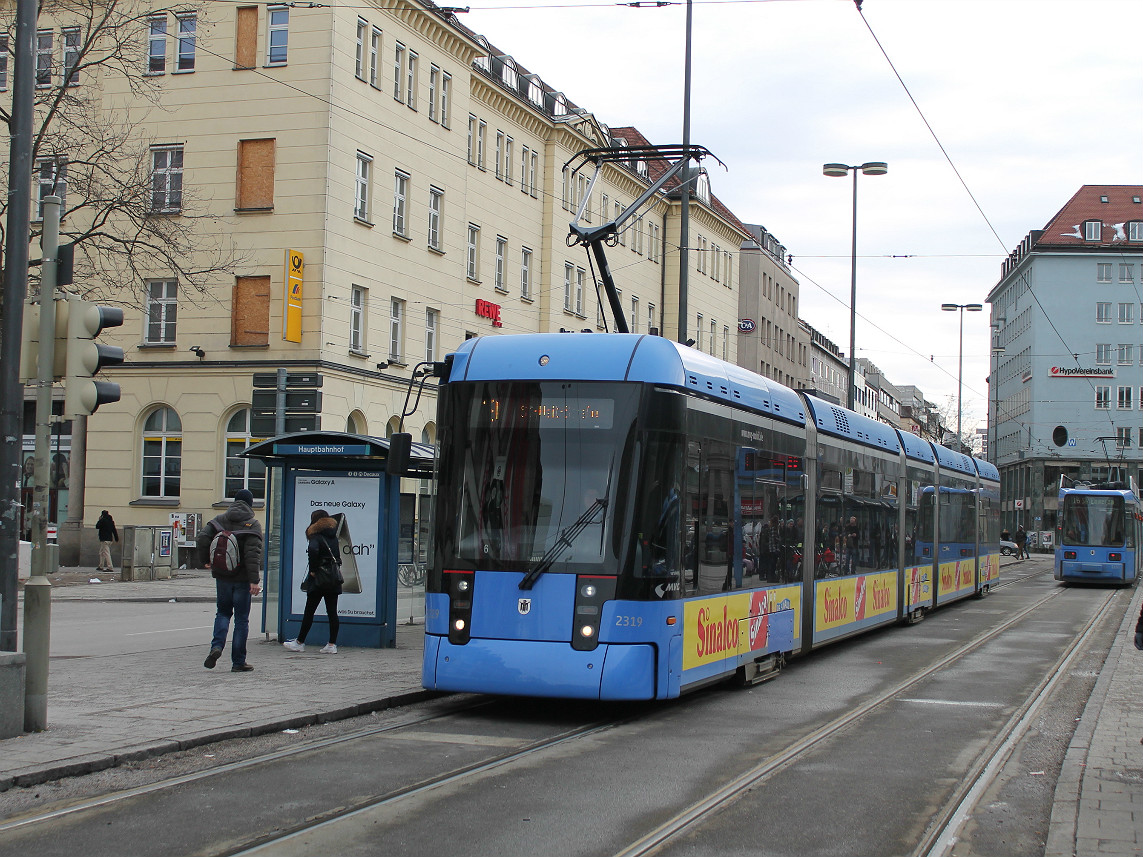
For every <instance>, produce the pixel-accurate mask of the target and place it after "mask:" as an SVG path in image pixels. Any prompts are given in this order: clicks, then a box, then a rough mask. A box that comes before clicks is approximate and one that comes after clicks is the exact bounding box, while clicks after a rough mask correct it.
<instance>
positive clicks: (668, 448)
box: [634, 435, 683, 583]
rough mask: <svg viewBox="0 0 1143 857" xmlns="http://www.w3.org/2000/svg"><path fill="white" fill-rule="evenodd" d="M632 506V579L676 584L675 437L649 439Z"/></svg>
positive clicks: (678, 497)
mask: <svg viewBox="0 0 1143 857" xmlns="http://www.w3.org/2000/svg"><path fill="white" fill-rule="evenodd" d="M643 458H644V461H645V462H646V466H645V468H644V475H643V480H642V485H641V486H640V491H639V499H638V501H637V504H636V510H635V520H634V532H635V534H636V539H635V542H636V550H637V551H638V554H637V556H636V559H635V564H634V568H635V576H636V577H650V578H654V579H656V580H665V581H667V582H669V583H677V582H678V581H679V580H680V577H681V571H682V565H681V563H680V556H681V552H680V548H679V546H680V541H681V532H680V517H681V515H682V505H683V503H682V494H683V482H682V473H681V472H680V465H681V449H680V443H679V440H678V438H677V437H675V436H669V435H663V436H655V435H650V436H649V437H648V439H647V447H646V451H645V453H644V456H643Z"/></svg>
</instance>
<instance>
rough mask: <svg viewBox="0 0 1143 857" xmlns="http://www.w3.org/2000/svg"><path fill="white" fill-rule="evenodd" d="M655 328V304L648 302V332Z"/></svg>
mask: <svg viewBox="0 0 1143 857" xmlns="http://www.w3.org/2000/svg"><path fill="white" fill-rule="evenodd" d="M654 329H655V305H654V304H647V332H648V333H650V332H651V331H653V330H654Z"/></svg>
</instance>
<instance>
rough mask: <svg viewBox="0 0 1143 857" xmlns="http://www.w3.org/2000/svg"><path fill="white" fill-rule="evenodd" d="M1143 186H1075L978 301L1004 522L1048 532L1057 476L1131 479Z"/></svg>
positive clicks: (1142, 309)
mask: <svg viewBox="0 0 1143 857" xmlns="http://www.w3.org/2000/svg"><path fill="white" fill-rule="evenodd" d="M1141 276H1143V187H1141V186H1138V185H1084V186H1083V187H1081V188H1080V189H1079V190H1078V191H1077V192H1076V194H1075V195H1074V196H1073V197H1072V198H1071V199H1070V200H1068V201H1067V203H1066V204H1065V205H1064V206H1063V208H1061V209H1060V211H1059V212H1058V213H1057V214H1056V215H1055V216H1054V217H1053V218H1052V219H1051V220H1050V221H1049V222H1048V223H1047V225H1046V226H1045V227H1044V228H1043V229H1037V230H1033V231H1032V232H1030V233H1029V234H1028V235H1027V237H1025V239H1024V240H1023V241H1022V242H1021V243H1020V246H1019V247H1017V248H1016V249H1015V250H1013V251H1012V253H1011V254H1010V255H1009V256H1008V258H1007V259H1006V260H1005V261H1004V263H1003V266H1002V268H1001V276H1000V280H999V282H998V283H997V284H996V285H995V286H994V287H993V288H992V290H991V292H990V293H989V295H988V302H989V303H990V304H991V323H992V329H993V336H994V343H993V352H994V354H993V371H992V384H991V388H990V390H989V392H990V405H989V407H990V416H991V419H990V420H989V428H990V431H991V434H992V438H993V447H992V448H993V449H994V454H995V458H994V461H995V462H996V464H997V466H998V467H999V468H1000V474H1001V482H1002V489H1001V490H1002V494H1003V514H1004V518H1003V521H1004V525H1005V526H1006V527H1008V528H1009V529H1013V530H1014V529H1015V528H1016V526H1018V525H1023V526H1024V527H1025V528H1026V529H1028V530H1029V531H1050V530H1052V529H1054V527H1055V523H1056V513H1057V494H1058V486H1059V482H1060V477H1061V476H1069V477H1071V478H1076V479H1106V478H1108V477H1109V476H1110V477H1113V478H1120V479H1126V478H1127V477H1129V476H1130V477H1132V478H1135V479H1138V478H1139V462H1140V449H1141V447H1143V419H1141V418H1140V409H1141V401H1140V397H1141V396H1143V300H1141V298H1140V292H1139V282H1140V277H1141Z"/></svg>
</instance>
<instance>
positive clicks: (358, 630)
mask: <svg viewBox="0 0 1143 857" xmlns="http://www.w3.org/2000/svg"><path fill="white" fill-rule="evenodd" d="M240 454H241V455H242V456H244V457H246V458H253V459H258V460H260V461H264V462H266V465H267V477H268V478H267V495H266V526H265V533H266V541H265V549H264V551H263V554H264V556H263V563H264V572H265V580H264V584H265V586H264V589H263V592H264V597H263V601H262V631H263V633H265V634H267V636H268V635H269V634H271V633H275V634H276V635H277V638H278V639H279V640H289V639H294V638H296V637H297V635H298V632H299V630H300V629H301V623H302V612H303V611H304V609H305V605H306V594H305V593H304V592H303V591H302V590H301V584H302V580H304V579H305V577H306V574H307V571H308V568H307V565H308V564H307V558H306V546H307V543H308V539H307V538H306V527H308V526H309V525H310V516H311V513H312V512H313V511H315V510H317V509H324V510H326V511H327V512H328V513H329V514H330V516H331V517H333V518H335V519H337V521H338V531H337V538H338V546H339V548H340V552H341V560H342V565H341V571H342V575H343V577H344V578H345V583H344V584H343V587H342V595H341V597H340V598H339V599H338V603H337V613H338V618H339V619H340V621H341V628H340V632H339V634H338V644H344V645H347V646H361V647H368V648H393V647H394V646H396V644H397V636H396V623H397V556H398V553H397V544H398V537H399V525H400V484H401V478H402V476H408V477H412V478H418V479H427V478H430V477H431V476H432V471H433V455H434V451H433V447H431V446H427V445H425V444H419V443H414V444H412V448H411V451H410V454H409V460H408V465H407V467H405V468H404V469H403V470H402V472H400V473H390V472H388V470H390V469H394V468H387V465H388V464H389V459H390V441H389V439H387V438H377V437H370V436H367V435H358V434H349V433H347V432H327V431H305V432H295V433H292V434H283V435H279V436H278V437H273V438H270V439H268V440H264V441H260V442H258V443H255V444H253V445H251V446H249V447H247V448H246V449H245V450H243V451H242V452H241V453H240ZM394 457H395V459H396V458H397V457H399V456H394ZM328 634H329V626H328V620H327V619H326V616H325V610H324V608H322V607H319V608H318V611H317V614H316V615H315V616H314V624H313V628H312V629H311V631H310V634H309V635H308V639H307V641H306V642H310V643H315V644H318V645H321V644H322V643H324V642H326V641H328Z"/></svg>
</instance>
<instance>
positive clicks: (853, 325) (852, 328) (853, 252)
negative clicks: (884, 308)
mask: <svg viewBox="0 0 1143 857" xmlns="http://www.w3.org/2000/svg"><path fill="white" fill-rule="evenodd" d="M851 169H852V170H853V243H852V245H851V249H850V253H849V396H848V397H847V401H846V407H848V408H849V409H850V410H851V411H852V410H853V400H854V393H855V392H856V390H857V374H856V368H855V366H854V361H855V357H854V353H855V349H856V348H857V345H856V340H857V171H858V170H859V169H860V167H852V168H851Z"/></svg>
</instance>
